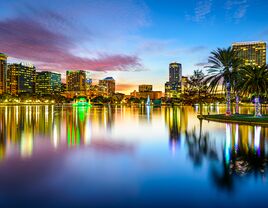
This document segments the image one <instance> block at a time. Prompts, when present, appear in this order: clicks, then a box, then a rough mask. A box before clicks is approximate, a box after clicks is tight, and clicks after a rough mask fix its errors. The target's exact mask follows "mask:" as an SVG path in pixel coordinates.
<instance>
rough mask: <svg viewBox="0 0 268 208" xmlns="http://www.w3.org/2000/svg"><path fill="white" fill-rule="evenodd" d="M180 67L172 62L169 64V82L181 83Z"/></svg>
mask: <svg viewBox="0 0 268 208" xmlns="http://www.w3.org/2000/svg"><path fill="white" fill-rule="evenodd" d="M181 71H182V67H181V64H179V63H176V62H173V63H171V64H169V82H170V83H172V82H176V83H180V82H181V76H182V72H181Z"/></svg>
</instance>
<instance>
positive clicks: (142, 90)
mask: <svg viewBox="0 0 268 208" xmlns="http://www.w3.org/2000/svg"><path fill="white" fill-rule="evenodd" d="M130 96H132V97H136V98H139V99H140V98H144V99H145V98H147V97H148V96H149V98H150V99H152V100H158V99H160V98H161V97H162V91H153V85H148V84H143V85H139V91H138V92H137V91H136V90H134V91H133V92H131V93H130Z"/></svg>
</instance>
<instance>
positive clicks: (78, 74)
mask: <svg viewBox="0 0 268 208" xmlns="http://www.w3.org/2000/svg"><path fill="white" fill-rule="evenodd" d="M66 85H67V92H68V94H69V95H70V97H73V96H75V95H85V94H86V72H85V71H83V70H68V71H67V72H66Z"/></svg>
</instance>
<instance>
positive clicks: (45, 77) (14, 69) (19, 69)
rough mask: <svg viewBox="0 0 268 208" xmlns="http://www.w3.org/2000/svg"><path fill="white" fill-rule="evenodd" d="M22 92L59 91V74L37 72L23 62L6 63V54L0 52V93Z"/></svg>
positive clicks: (42, 93)
mask: <svg viewBox="0 0 268 208" xmlns="http://www.w3.org/2000/svg"><path fill="white" fill-rule="evenodd" d="M23 93H28V94H33V93H36V94H40V95H45V94H47V95H51V94H57V93H61V75H60V74H58V73H54V72H49V71H43V72H37V71H36V68H35V66H33V65H31V64H25V63H12V64H7V56H6V55H5V54H2V53H1V54H0V95H2V94H10V95H19V94H23Z"/></svg>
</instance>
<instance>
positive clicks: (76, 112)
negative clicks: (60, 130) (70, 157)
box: [66, 107, 89, 147]
mask: <svg viewBox="0 0 268 208" xmlns="http://www.w3.org/2000/svg"><path fill="white" fill-rule="evenodd" d="M88 111H89V108H88V107H76V108H72V109H70V111H67V116H66V130H67V143H68V146H69V147H70V146H79V145H82V144H85V141H86V136H87V135H86V131H88V129H86V128H87V125H86V123H87V119H86V118H87V115H88Z"/></svg>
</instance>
